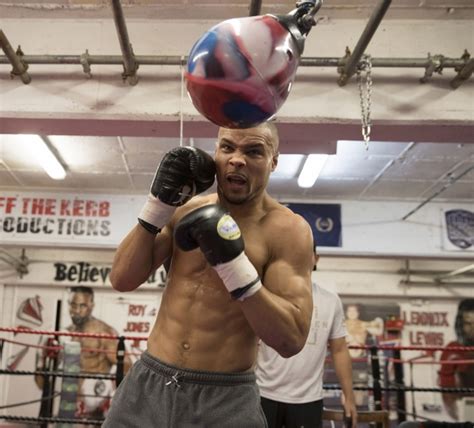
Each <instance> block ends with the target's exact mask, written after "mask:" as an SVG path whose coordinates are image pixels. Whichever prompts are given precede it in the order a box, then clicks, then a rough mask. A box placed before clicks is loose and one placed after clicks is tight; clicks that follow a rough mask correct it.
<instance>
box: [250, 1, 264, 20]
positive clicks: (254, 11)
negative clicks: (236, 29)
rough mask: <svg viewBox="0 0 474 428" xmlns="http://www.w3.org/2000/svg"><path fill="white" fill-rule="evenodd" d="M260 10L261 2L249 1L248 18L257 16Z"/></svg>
mask: <svg viewBox="0 0 474 428" xmlns="http://www.w3.org/2000/svg"><path fill="white" fill-rule="evenodd" d="M261 10H262V0H250V7H249V16H258V15H260V13H261Z"/></svg>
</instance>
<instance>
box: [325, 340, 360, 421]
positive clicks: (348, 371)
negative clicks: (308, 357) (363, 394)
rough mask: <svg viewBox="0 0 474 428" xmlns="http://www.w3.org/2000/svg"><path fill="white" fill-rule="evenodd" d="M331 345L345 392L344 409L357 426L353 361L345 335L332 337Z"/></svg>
mask: <svg viewBox="0 0 474 428" xmlns="http://www.w3.org/2000/svg"><path fill="white" fill-rule="evenodd" d="M329 347H330V349H331V355H332V359H333V362H334V368H335V369H336V376H337V378H338V380H339V384H340V385H341V388H342V392H343V393H344V403H343V405H344V411H345V413H346V416H350V417H351V418H352V427H353V428H355V427H356V426H357V409H356V405H355V398H354V392H353V390H352V361H351V356H350V354H349V350H348V349H347V344H346V339H345V337H339V338H337V339H330V340H329Z"/></svg>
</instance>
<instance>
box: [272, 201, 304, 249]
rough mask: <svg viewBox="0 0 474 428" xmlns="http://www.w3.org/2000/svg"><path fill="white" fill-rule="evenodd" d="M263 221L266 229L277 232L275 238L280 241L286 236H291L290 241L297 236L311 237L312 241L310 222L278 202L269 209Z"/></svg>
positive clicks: (302, 237)
mask: <svg viewBox="0 0 474 428" xmlns="http://www.w3.org/2000/svg"><path fill="white" fill-rule="evenodd" d="M263 223H264V224H263V225H264V227H265V228H266V229H270V230H273V231H274V232H275V234H276V235H274V236H273V238H274V239H276V240H278V241H280V242H281V241H282V239H284V238H289V239H290V242H292V241H294V240H295V239H297V238H301V239H308V238H311V241H312V232H311V227H310V226H309V224H308V222H307V221H306V220H305V219H304V218H303V217H301V216H300V215H299V214H296V213H294V212H293V211H291V210H290V209H289V208H287V207H285V206H283V205H281V204H276V205H275V206H273V207H272V208H271V209H270V210H269V211H268V213H267V214H266V216H265V218H264V219H263Z"/></svg>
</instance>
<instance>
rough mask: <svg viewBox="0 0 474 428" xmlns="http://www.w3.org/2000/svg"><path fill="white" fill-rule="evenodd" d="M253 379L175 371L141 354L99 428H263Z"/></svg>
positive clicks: (256, 389) (239, 376)
mask: <svg viewBox="0 0 474 428" xmlns="http://www.w3.org/2000/svg"><path fill="white" fill-rule="evenodd" d="M266 426H267V423H266V420H265V415H264V413H263V410H262V408H261V406H260V395H259V391H258V387H257V384H256V378H255V374H254V373H219V372H217V373H216V372H205V371H196V370H187V369H180V368H178V367H174V366H170V365H168V364H165V363H162V362H161V361H159V360H158V359H157V358H155V357H152V356H151V355H150V354H149V353H147V352H144V353H143V354H142V357H141V359H140V360H139V361H137V362H136V363H135V364H134V365H133V367H132V368H131V369H130V371H129V372H128V374H127V375H126V376H125V378H124V380H123V381H122V383H121V384H120V386H119V387H118V388H117V391H116V392H115V395H114V397H113V399H112V406H111V407H110V411H109V413H108V415H107V418H106V419H105V422H104V423H103V425H102V427H104V428H122V427H123V428H135V427H136V428H153V427H159V428H186V427H196V428H198V427H200V428H213V427H215V428H222V427H226V428H227V427H228V428H263V427H266Z"/></svg>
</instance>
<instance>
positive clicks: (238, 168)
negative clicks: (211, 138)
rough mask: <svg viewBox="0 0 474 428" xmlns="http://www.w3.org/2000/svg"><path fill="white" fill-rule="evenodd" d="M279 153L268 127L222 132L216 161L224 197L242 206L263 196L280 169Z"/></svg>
mask: <svg viewBox="0 0 474 428" xmlns="http://www.w3.org/2000/svg"><path fill="white" fill-rule="evenodd" d="M276 150H277V148H276V143H275V140H274V136H273V134H272V132H271V130H270V129H269V128H268V127H266V126H259V127H257V128H249V129H224V128H221V130H220V131H219V138H218V142H217V148H216V157H215V161H216V169H217V182H218V187H219V190H220V194H221V196H223V197H224V198H225V199H226V200H227V201H229V202H230V203H233V204H242V203H244V202H247V201H249V200H251V199H253V198H254V197H256V196H258V195H260V194H262V193H263V191H264V190H265V188H266V186H267V184H268V179H269V176H270V173H271V172H272V171H273V170H274V169H275V168H276V165H277V161H278V153H277V152H276Z"/></svg>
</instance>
